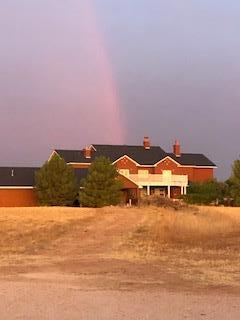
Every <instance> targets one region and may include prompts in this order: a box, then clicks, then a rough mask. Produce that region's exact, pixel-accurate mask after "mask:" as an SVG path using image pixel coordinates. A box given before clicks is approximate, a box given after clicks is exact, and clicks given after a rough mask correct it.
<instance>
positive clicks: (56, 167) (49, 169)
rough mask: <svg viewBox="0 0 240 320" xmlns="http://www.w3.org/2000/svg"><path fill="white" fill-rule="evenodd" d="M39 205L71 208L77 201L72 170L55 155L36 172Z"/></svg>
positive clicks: (76, 188)
mask: <svg viewBox="0 0 240 320" xmlns="http://www.w3.org/2000/svg"><path fill="white" fill-rule="evenodd" d="M35 182H36V190H37V196H38V200H39V203H40V204H41V205H49V206H71V205H73V203H74V201H75V200H76V199H77V194H78V190H79V188H78V186H77V183H76V177H75V174H74V170H73V168H72V167H71V166H69V165H67V164H66V162H65V161H64V160H63V159H62V158H60V157H59V156H58V155H57V154H54V155H53V157H52V158H51V159H50V160H49V161H47V162H46V163H45V164H44V165H43V166H42V168H41V169H40V170H39V171H37V172H36V176H35Z"/></svg>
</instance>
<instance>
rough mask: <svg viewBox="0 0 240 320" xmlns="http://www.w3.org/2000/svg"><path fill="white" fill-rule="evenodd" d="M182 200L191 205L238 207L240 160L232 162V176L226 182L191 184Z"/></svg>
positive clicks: (239, 198) (239, 200)
mask: <svg viewBox="0 0 240 320" xmlns="http://www.w3.org/2000/svg"><path fill="white" fill-rule="evenodd" d="M184 199H185V200H186V201H187V202H188V203H191V204H206V205H207V204H223V205H232V206H240V160H235V161H234V162H233V165H232V174H231V176H230V178H229V179H228V180H226V181H225V182H220V181H217V180H212V181H207V182H202V183H192V184H190V186H189V187H188V193H187V195H186V196H185V197H184Z"/></svg>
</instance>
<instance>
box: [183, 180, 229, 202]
mask: <svg viewBox="0 0 240 320" xmlns="http://www.w3.org/2000/svg"><path fill="white" fill-rule="evenodd" d="M225 190H226V185H225V184H224V183H222V182H218V181H216V180H212V181H207V182H201V183H196V182H195V183H191V184H190V186H189V188H188V193H187V195H186V196H184V199H185V201H186V202H188V203H191V204H205V205H207V204H211V203H216V204H217V203H222V202H223V198H224V194H225Z"/></svg>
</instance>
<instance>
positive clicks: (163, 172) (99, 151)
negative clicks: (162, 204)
mask: <svg viewBox="0 0 240 320" xmlns="http://www.w3.org/2000/svg"><path fill="white" fill-rule="evenodd" d="M54 153H57V154H58V155H59V156H60V157H61V158H63V159H64V160H65V161H66V162H67V163H69V164H70V165H72V166H73V168H75V169H87V168H88V167H89V166H90V165H91V162H92V161H93V160H94V159H95V158H96V157H98V156H105V157H108V158H109V159H110V160H111V161H112V163H113V164H115V165H116V167H117V169H118V171H119V174H120V175H119V179H121V180H122V182H123V185H124V190H123V191H125V194H126V198H128V197H130V194H131V197H132V196H133V197H139V196H141V194H146V195H150V194H159V195H162V196H168V197H172V198H176V197H178V196H179V195H183V194H186V192H187V186H188V185H189V182H203V181H208V180H212V179H213V171H214V169H215V168H216V165H215V164H214V163H213V162H212V161H210V160H209V159H208V158H207V157H206V156H204V155H203V154H193V153H182V152H181V146H180V143H179V141H175V143H174V145H173V152H172V153H166V152H165V151H164V150H163V149H162V148H161V147H159V146H151V143H150V139H149V138H148V137H145V138H144V141H143V145H140V146H128V145H99V144H93V145H90V146H88V147H86V148H84V149H83V150H54V152H53V154H54Z"/></svg>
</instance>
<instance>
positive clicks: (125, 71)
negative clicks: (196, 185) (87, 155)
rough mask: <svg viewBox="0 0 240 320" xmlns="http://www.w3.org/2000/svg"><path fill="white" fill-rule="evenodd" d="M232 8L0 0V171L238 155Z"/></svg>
mask: <svg viewBox="0 0 240 320" xmlns="http://www.w3.org/2000/svg"><path fill="white" fill-rule="evenodd" d="M239 17H240V2H239V1H235V0H232V1H227V0H224V1H223V0H201V1H199V0H195V1H194V0H191V1H190V0H183V1H179V0H166V1H163V0H131V1H129V0H121V1H116V0H81V1H80V0H78V1H77V0H34V1H32V0H21V1H19V0H8V1H4V0H0V39H1V42H0V137H1V138H0V146H1V156H0V165H2V166H3V165H10V166H13V165H28V166H35V165H36V166H38V165H41V164H42V163H43V162H44V161H45V160H46V159H47V158H48V156H49V154H50V153H51V151H52V150H53V149H55V148H64V149H81V148H83V147H84V146H85V145H87V144H91V143H111V144H115V143H117V144H119V143H124V144H134V145H135V144H142V140H143V137H144V136H146V135H147V136H149V137H150V138H151V141H152V144H154V145H160V146H161V147H163V148H164V149H165V150H166V151H168V152H170V151H171V150H172V144H173V141H174V140H175V139H179V140H180V142H181V146H182V152H193V153H195V152H196V153H204V154H205V155H206V156H208V157H209V158H210V159H211V160H212V161H214V162H215V163H216V164H217V166H218V169H217V171H216V175H217V177H218V178H219V179H226V178H228V177H229V175H230V173H231V163H232V162H233V160H235V159H237V158H238V157H239V155H240V144H239V136H240V90H239V84H240V37H239V30H240V19H239Z"/></svg>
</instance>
